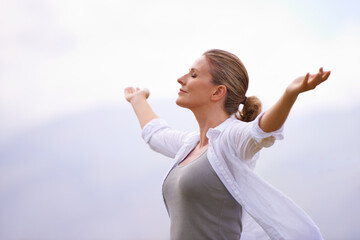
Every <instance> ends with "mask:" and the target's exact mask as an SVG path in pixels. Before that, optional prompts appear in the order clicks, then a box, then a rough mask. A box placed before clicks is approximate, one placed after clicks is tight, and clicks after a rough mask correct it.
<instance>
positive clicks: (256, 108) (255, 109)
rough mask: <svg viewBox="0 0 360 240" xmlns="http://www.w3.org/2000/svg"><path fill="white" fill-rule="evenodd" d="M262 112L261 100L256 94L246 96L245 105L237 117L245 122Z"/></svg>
mask: <svg viewBox="0 0 360 240" xmlns="http://www.w3.org/2000/svg"><path fill="white" fill-rule="evenodd" d="M260 113H261V101H260V99H259V98H257V97H255V96H251V97H247V98H245V101H244V103H243V107H242V109H241V110H239V111H238V112H237V114H235V117H236V118H237V119H239V120H241V121H244V122H251V121H253V120H254V119H255V118H256V117H257V116H258V115H259V114H260Z"/></svg>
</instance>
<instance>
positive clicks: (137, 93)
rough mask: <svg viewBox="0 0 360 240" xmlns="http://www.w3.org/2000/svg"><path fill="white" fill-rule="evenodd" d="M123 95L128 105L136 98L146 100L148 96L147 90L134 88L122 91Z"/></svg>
mask: <svg viewBox="0 0 360 240" xmlns="http://www.w3.org/2000/svg"><path fill="white" fill-rule="evenodd" d="M124 95H125V99H126V101H128V102H129V103H131V101H133V100H134V99H136V98H139V97H140V98H145V99H147V98H148V97H149V95H150V92H149V89H147V88H144V89H141V90H140V88H138V87H137V88H134V87H127V88H125V89H124Z"/></svg>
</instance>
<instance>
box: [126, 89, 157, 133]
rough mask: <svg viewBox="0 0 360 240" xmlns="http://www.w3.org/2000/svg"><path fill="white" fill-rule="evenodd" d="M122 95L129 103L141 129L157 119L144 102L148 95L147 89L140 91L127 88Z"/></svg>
mask: <svg viewBox="0 0 360 240" xmlns="http://www.w3.org/2000/svg"><path fill="white" fill-rule="evenodd" d="M124 95H125V99H126V100H127V101H128V102H129V103H131V106H132V107H133V109H134V111H135V114H136V116H137V118H138V120H139V123H140V126H141V128H144V126H145V125H146V124H147V123H148V122H150V121H151V120H152V119H154V118H158V116H156V114H155V113H154V111H153V110H152V109H151V107H150V105H149V103H148V102H147V101H146V99H147V98H148V97H149V95H150V93H149V90H148V89H146V88H145V89H141V90H140V89H139V88H133V87H127V88H125V89H124Z"/></svg>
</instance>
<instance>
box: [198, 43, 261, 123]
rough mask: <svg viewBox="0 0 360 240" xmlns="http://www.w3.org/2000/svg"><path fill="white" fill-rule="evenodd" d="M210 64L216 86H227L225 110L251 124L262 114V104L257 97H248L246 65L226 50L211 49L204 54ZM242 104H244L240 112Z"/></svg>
mask: <svg viewBox="0 0 360 240" xmlns="http://www.w3.org/2000/svg"><path fill="white" fill-rule="evenodd" d="M203 55H204V56H205V57H206V58H207V60H208V61H209V64H210V74H211V76H212V80H213V82H214V84H216V85H225V86H226V90H227V93H226V99H225V101H224V109H225V111H226V112H227V113H228V114H229V115H232V114H235V116H236V118H237V119H239V120H241V121H245V122H250V121H252V120H254V119H255V118H256V117H257V116H258V115H259V114H260V112H261V102H260V100H259V99H258V98H257V97H255V96H251V97H246V95H245V94H246V91H247V89H248V85H249V76H248V73H247V71H246V68H245V66H244V64H243V63H242V62H241V60H240V59H239V58H238V57H237V56H235V55H234V54H232V53H229V52H227V51H224V50H219V49H211V50H208V51H206V52H205V53H204V54H203ZM240 104H244V106H243V107H242V109H241V110H239V106H240Z"/></svg>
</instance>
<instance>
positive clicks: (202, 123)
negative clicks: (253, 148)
mask: <svg viewBox="0 0 360 240" xmlns="http://www.w3.org/2000/svg"><path fill="white" fill-rule="evenodd" d="M191 111H192V112H193V113H194V115H195V118H196V120H197V122H198V124H199V129H200V142H199V145H198V147H199V148H201V147H204V146H206V145H207V144H208V138H207V137H206V133H207V132H208V130H209V129H210V128H215V127H216V126H218V125H220V124H221V123H223V122H224V121H225V120H226V119H228V118H229V115H228V114H227V113H226V112H225V111H224V110H223V109H222V108H211V107H207V108H202V109H191Z"/></svg>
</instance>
